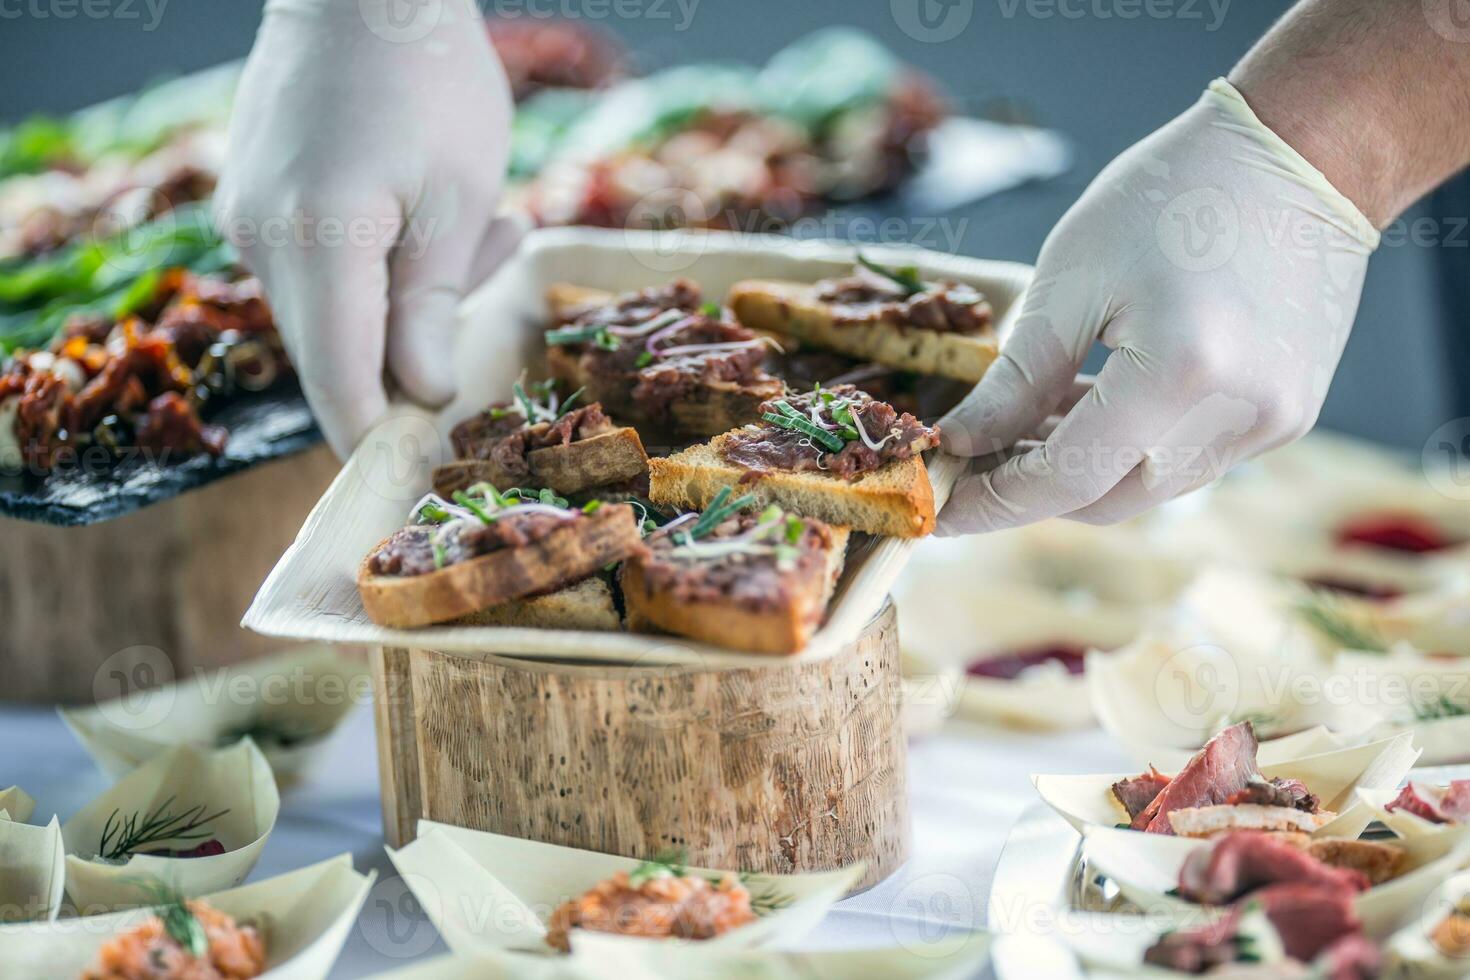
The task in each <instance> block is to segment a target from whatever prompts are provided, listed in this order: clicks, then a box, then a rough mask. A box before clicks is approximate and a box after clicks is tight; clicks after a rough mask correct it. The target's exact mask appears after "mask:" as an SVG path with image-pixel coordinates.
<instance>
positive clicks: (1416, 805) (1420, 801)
mask: <svg viewBox="0 0 1470 980" xmlns="http://www.w3.org/2000/svg"><path fill="white" fill-rule="evenodd" d="M1384 809H1385V810H1387V811H1388V812H1389V813H1392V812H1394V811H1395V810H1403V811H1404V812H1405V813H1412V814H1413V815H1414V816H1416V817H1419V818H1420V819H1422V820H1428V821H1429V822H1430V823H1449V816H1448V815H1447V814H1446V813H1445V812H1444V811H1443V810H1441V809H1440V808H1439V792H1438V791H1437V790H1436V789H1435V788H1434V787H1432V786H1421V785H1419V784H1418V783H1410V784H1409V785H1407V786H1405V787H1404V788H1403V789H1402V790H1400V791H1399V795H1398V796H1397V797H1395V798H1394V799H1393V801H1392V802H1390V803H1389V804H1388V806H1386V807H1384Z"/></svg>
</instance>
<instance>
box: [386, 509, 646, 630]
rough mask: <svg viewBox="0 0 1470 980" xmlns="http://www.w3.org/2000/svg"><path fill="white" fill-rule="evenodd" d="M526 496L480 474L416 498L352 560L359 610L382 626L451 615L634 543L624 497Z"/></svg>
mask: <svg viewBox="0 0 1470 980" xmlns="http://www.w3.org/2000/svg"><path fill="white" fill-rule="evenodd" d="M528 497H529V495H528V494H527V492H526V491H511V492H510V493H507V494H501V493H499V492H498V491H496V489H495V488H494V487H491V486H489V485H487V484H480V485H477V486H475V487H471V488H470V489H469V490H468V491H464V490H461V491H458V492H456V493H455V495H454V500H453V502H450V501H446V500H443V499H441V498H440V497H438V496H437V495H433V494H431V495H430V496H429V497H427V498H425V500H424V501H423V502H421V503H420V504H419V506H418V507H416V508H415V510H414V516H413V521H414V523H412V524H410V525H409V526H408V527H405V528H403V529H402V530H399V531H395V532H394V533H393V534H392V535H390V536H389V537H388V538H386V539H384V540H383V541H382V542H381V543H380V544H379V545H378V546H377V547H376V548H374V549H373V550H372V551H371V552H370V553H369V554H368V556H367V557H366V558H364V559H363V562H362V565H361V566H360V568H359V569H358V575H357V589H358V592H359V594H360V595H361V596H362V604H363V608H364V610H365V611H366V612H367V615H368V618H369V619H371V620H372V621H373V622H375V623H377V624H379V625H380V626H391V627H412V626H427V625H429V624H430V623H443V622H449V621H451V620H459V619H462V618H464V617H467V616H473V615H475V614H480V613H484V611H485V610H488V609H491V608H493V607H496V606H501V605H503V604H505V603H507V602H511V601H512V600H517V599H525V598H527V597H531V596H541V595H545V594H547V593H553V592H556V591H558V590H560V589H564V588H566V587H567V586H569V585H572V584H573V583H576V582H579V581H581V580H582V579H585V578H587V577H588V576H589V575H592V574H594V573H596V572H597V571H598V570H600V569H602V568H603V567H604V566H606V565H608V564H611V563H613V562H617V561H621V560H622V559H624V558H627V557H628V556H629V555H631V554H635V553H637V552H639V551H641V550H642V548H643V541H642V535H641V534H640V532H639V527H638V521H637V519H636V518H635V516H634V513H633V508H632V507H630V506H629V505H627V504H606V505H604V504H602V503H601V502H599V501H592V502H590V503H588V504H587V505H585V506H584V507H571V506H568V505H567V502H566V501H565V500H564V499H560V498H557V497H555V496H554V495H553V494H551V493H550V492H549V491H546V492H543V493H541V494H540V495H539V496H537V497H534V498H529V499H528ZM507 615H511V616H514V613H513V612H512V613H507Z"/></svg>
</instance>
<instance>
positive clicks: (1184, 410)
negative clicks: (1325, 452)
mask: <svg viewBox="0 0 1470 980" xmlns="http://www.w3.org/2000/svg"><path fill="white" fill-rule="evenodd" d="M1378 238H1379V236H1378V232H1377V231H1376V230H1375V228H1374V225H1373V224H1372V222H1370V221H1369V219H1368V218H1366V217H1365V216H1364V215H1363V214H1362V213H1361V212H1360V211H1359V210H1358V208H1357V207H1356V206H1354V204H1353V203H1352V202H1351V201H1349V200H1348V198H1347V197H1345V196H1343V194H1341V193H1339V192H1338V191H1337V190H1335V189H1334V187H1333V186H1332V184H1331V183H1329V181H1328V180H1327V179H1326V177H1324V176H1323V175H1322V174H1321V173H1319V172H1318V171H1317V170H1316V169H1315V168H1314V167H1313V166H1312V165H1311V164H1309V163H1308V162H1307V161H1306V159H1304V158H1303V157H1302V156H1301V155H1299V154H1298V153H1297V152H1296V151H1295V150H1293V149H1292V148H1291V147H1290V146H1288V145H1287V144H1286V143H1285V142H1284V141H1283V140H1282V139H1281V138H1280V137H1278V136H1277V135H1276V134H1275V133H1273V132H1272V131H1271V130H1270V129H1269V128H1267V127H1266V126H1265V125H1264V124H1263V123H1262V122H1261V121H1260V120H1259V119H1258V118H1257V117H1256V115H1255V113H1254V112H1253V111H1252V110H1251V108H1250V107H1249V106H1248V105H1247V104H1246V102H1245V100H1244V99H1243V98H1242V97H1241V96H1240V94H1239V93H1238V92H1237V91H1236V90H1235V89H1234V88H1233V87H1232V86H1231V85H1230V84H1229V83H1227V82H1224V81H1219V82H1216V83H1215V84H1214V85H1212V86H1211V87H1210V89H1209V90H1208V91H1207V92H1206V93H1205V94H1204V96H1203V97H1202V98H1201V100H1200V101H1199V103H1198V104H1196V105H1195V106H1194V107H1193V108H1191V109H1189V110H1188V111H1187V112H1185V113H1184V114H1183V115H1182V116H1180V117H1179V118H1178V119H1176V120H1174V121H1173V122H1172V123H1170V124H1169V125H1167V126H1165V127H1164V128H1163V129H1161V130H1159V131H1158V132H1156V133H1154V134H1153V135H1152V136H1150V137H1148V138H1147V139H1145V140H1144V141H1143V142H1141V143H1139V144H1138V145H1137V146H1135V147H1133V148H1132V149H1131V150H1129V151H1127V152H1126V153H1124V154H1123V155H1122V156H1121V157H1119V158H1118V159H1117V160H1116V161H1114V162H1113V163H1112V164H1111V165H1110V166H1109V167H1108V168H1107V169H1106V170H1104V171H1103V172H1102V173H1101V174H1100V175H1099V176H1098V178H1097V179H1096V180H1095V181H1094V182H1093V184H1092V186H1091V187H1089V188H1088V190H1087V191H1086V192H1085V193H1084V194H1083V196H1082V198H1081V200H1079V201H1078V202H1077V204H1076V205H1075V206H1074V207H1073V208H1072V209H1071V211H1069V212H1068V213H1067V215H1066V216H1065V217H1063V219H1062V221H1061V222H1060V224H1058V225H1057V227H1056V228H1055V230H1053V232H1052V233H1051V236H1050V237H1049V238H1048V239H1047V241H1046V244H1045V245H1044V246H1043V247H1042V250H1041V256H1040V259H1039V260H1038V263H1037V269H1036V278H1035V281H1034V282H1033V284H1032V286H1031V288H1030V291H1029V292H1028V294H1027V297H1026V301H1025V305H1024V307H1023V309H1022V312H1021V315H1020V318H1019V320H1018V321H1017V324H1016V328H1015V332H1014V335H1013V336H1012V337H1011V338H1010V339H1009V342H1008V343H1007V344H1006V345H1005V347H1004V351H1003V353H1002V355H1001V357H1000V359H999V360H998V361H997V362H996V364H995V365H994V366H993V367H992V368H991V369H990V372H989V373H988V374H987V375H986V376H985V379H984V380H983V381H982V382H981V383H980V385H979V386H978V387H977V388H976V389H975V390H974V391H973V392H972V393H971V394H970V396H969V397H968V398H966V399H965V401H964V402H963V403H962V404H961V405H960V406H959V407H958V408H956V409H955V410H954V411H953V412H951V413H950V415H949V416H948V417H946V418H944V419H943V420H941V422H940V426H941V428H942V429H943V432H944V441H945V448H946V449H948V450H949V451H950V452H953V453H957V454H959V455H963V456H980V455H984V454H990V453H994V452H995V451H997V450H998V449H1001V448H1003V447H1010V446H1012V445H1013V444H1015V443H1016V442H1017V441H1018V440H1020V439H1023V438H1026V437H1028V436H1030V435H1031V434H1032V433H1034V432H1036V431H1037V430H1038V428H1039V427H1042V426H1043V425H1044V423H1045V420H1046V419H1047V417H1048V416H1049V415H1051V414H1052V413H1053V412H1060V413H1061V414H1063V415H1064V418H1063V419H1062V420H1061V422H1060V424H1058V425H1056V427H1055V429H1054V430H1052V431H1051V432H1050V433H1049V434H1047V435H1046V440H1045V443H1044V444H1043V445H1042V446H1041V447H1039V448H1036V449H1033V450H1031V451H1030V452H1027V453H1024V454H1022V455H1019V456H1016V457H1014V458H1012V459H1010V460H1009V461H1008V462H1006V463H1005V464H1003V465H1001V466H1000V467H998V468H996V469H994V470H993V471H990V472H977V471H972V472H970V473H968V474H967V475H966V476H965V477H964V478H962V479H961V481H960V482H959V484H958V485H957V487H956V488H955V491H954V494H953V496H952V498H951V499H950V502H949V504H948V506H947V507H946V508H945V509H944V512H943V514H942V515H941V517H940V532H941V533H948V534H961V533H970V532H980V531H992V530H997V529H1001V528H1006V527H1012V526H1015V525H1020V524H1026V523H1030V522H1032V521H1038V520H1041V519H1043V518H1048V517H1056V516H1063V515H1064V516H1067V517H1070V518H1073V519H1076V520H1081V521H1086V522H1088V523H1111V522H1116V521H1121V520H1124V519H1126V518H1128V517H1132V516H1133V515H1135V514H1138V513H1140V512H1141V511H1144V510H1147V509H1149V508H1151V507H1154V506H1155V505H1157V504H1160V503H1162V502H1164V501H1166V500H1169V499H1170V498H1172V497H1175V496H1177V495H1179V494H1182V493H1186V492H1188V491H1190V490H1193V489H1195V488H1196V487H1200V486H1202V485H1204V484H1206V483H1209V482H1210V481H1212V480H1215V479H1217V478H1218V477H1220V476H1221V475H1222V474H1223V473H1224V472H1225V470H1226V469H1228V468H1229V467H1230V466H1232V465H1234V464H1235V463H1238V462H1240V461H1241V460H1244V459H1247V458H1249V457H1251V456H1254V455H1255V454H1257V453H1260V452H1263V451H1265V450H1267V449H1270V448H1272V447H1274V446H1279V445H1281V444H1283V443H1285V442H1288V441H1291V440H1292V439H1295V438H1297V437H1298V436H1300V435H1302V434H1303V433H1305V432H1306V431H1307V430H1308V429H1310V428H1311V427H1312V425H1313V423H1314V422H1315V421H1316V419H1317V413H1318V411H1319V409H1320V408H1321V406H1322V402H1323V399H1324V398H1325V397H1326V394H1327V386H1328V383H1329V382H1330V381H1331V379H1332V375H1333V371H1334V369H1335V368H1336V367H1337V363H1338V359H1339V358H1340V357H1341V355H1342V351H1343V345H1344V344H1345V343H1346V342H1347V338H1348V332H1349V330H1350V329H1351V327H1352V324H1353V318H1354V316H1355V314H1356V312H1357V307H1358V298H1359V294H1360V292H1361V290H1362V286H1363V276H1364V272H1365V270H1366V267H1367V262H1368V257H1369V255H1370V254H1371V253H1372V252H1373V250H1374V249H1375V248H1376V247H1377V244H1378ZM1099 340H1100V341H1101V342H1102V343H1103V344H1105V345H1106V346H1107V347H1109V348H1111V349H1112V352H1111V354H1110V356H1109V357H1108V359H1107V361H1106V363H1105V365H1104V366H1103V368H1102V370H1101V372H1100V373H1099V374H1098V376H1097V379H1096V383H1095V385H1094V386H1093V387H1092V389H1091V391H1090V392H1087V393H1085V394H1082V397H1081V398H1080V400H1079V401H1077V402H1076V404H1075V406H1072V405H1070V404H1069V402H1070V400H1071V398H1073V397H1075V394H1073V392H1074V386H1073V380H1074V378H1075V377H1076V374H1077V370H1078V368H1079V367H1081V365H1082V362H1083V360H1084V358H1086V357H1087V355H1088V352H1089V351H1090V350H1091V349H1092V347H1093V344H1094V342H1096V341H1099Z"/></svg>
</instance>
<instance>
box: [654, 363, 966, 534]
mask: <svg viewBox="0 0 1470 980" xmlns="http://www.w3.org/2000/svg"><path fill="white" fill-rule="evenodd" d="M938 444H939V430H938V429H935V428H930V427H928V426H925V425H923V424H922V423H920V422H919V421H918V420H917V419H915V418H914V417H913V416H912V415H900V414H898V413H897V412H896V411H894V409H893V408H892V407H890V406H889V405H886V404H884V403H883V402H880V401H876V400H875V399H873V398H872V397H870V396H869V395H867V394H865V393H864V392H862V391H859V390H858V389H857V388H855V387H853V386H852V385H840V386H838V387H836V388H831V389H824V388H818V389H816V390H813V391H810V392H806V393H804V394H800V395H796V394H793V395H789V396H787V397H784V398H778V399H774V400H772V401H768V402H766V403H764V404H762V405H761V421H759V422H754V423H751V424H750V425H747V426H744V427H743V428H740V429H736V430H734V431H732V432H727V433H725V434H724V435H721V436H717V437H716V438H714V439H713V440H711V441H710V442H708V443H706V444H703V445H699V446H694V447H691V448H689V449H686V450H684V451H683V452H680V453H676V454H674V455H673V456H669V457H668V458H666V459H655V460H651V461H650V462H649V495H650V497H651V498H652V499H653V501H654V502H655V503H660V504H670V505H673V506H677V507H682V508H687V509H691V510H701V509H703V508H705V507H707V506H709V504H710V502H711V501H712V500H714V498H715V496H716V495H717V494H718V493H719V492H720V491H721V490H723V489H725V488H727V487H731V488H733V487H736V486H739V487H741V488H743V489H746V490H747V491H748V492H749V493H750V494H751V495H752V496H753V497H754V499H755V501H756V503H757V504H760V505H767V504H777V505H779V506H781V507H784V508H786V509H787V510H790V511H792V512H794V513H797V514H801V515H803V516H806V517H813V518H816V519H818V520H822V521H825V522H827V523H828V524H833V525H837V526H845V527H851V528H852V529H853V530H857V531H866V532H867V533H869V534H880V535H887V536H891V537H900V538H916V537H922V536H923V535H925V534H928V533H929V532H930V531H932V530H933V529H934V517H935V515H934V490H933V488H932V487H931V486H930V484H929V472H928V470H926V469H925V468H924V460H923V458H922V456H921V455H920V454H921V453H923V452H924V451H925V450H928V449H932V448H934V447H935V446H937V445H938Z"/></svg>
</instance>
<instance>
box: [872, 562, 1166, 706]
mask: <svg viewBox="0 0 1470 980" xmlns="http://www.w3.org/2000/svg"><path fill="white" fill-rule="evenodd" d="M972 582H973V578H972V577H971V576H970V575H968V574H963V573H960V572H959V571H958V570H957V569H953V568H950V567H947V566H946V565H943V564H938V563H916V564H915V566H914V567H913V568H912V569H911V570H910V573H909V575H908V576H906V578H905V585H904V587H903V588H902V589H901V590H900V591H899V594H898V600H897V601H898V615H899V641H900V643H901V644H902V645H903V652H904V673H905V675H906V676H907V677H909V678H911V679H913V680H920V681H923V680H927V679H932V678H934V677H937V676H948V675H954V676H955V677H956V678H957V679H958V681H959V688H958V692H957V693H958V697H957V698H956V700H955V702H954V705H953V714H954V715H955V716H956V717H960V718H964V719H966V720H969V721H976V722H982V723H991V724H994V723H1000V724H1010V725H1016V726H1018V727H1022V728H1029V729H1036V730H1058V729H1069V728H1084V727H1086V726H1088V725H1090V724H1092V722H1093V717H1092V707H1091V705H1090V704H1089V702H1088V697H1087V685H1086V682H1085V681H1084V680H1083V678H1082V677H1081V676H1079V675H1075V674H1071V673H1069V672H1068V671H1067V669H1066V668H1065V667H1064V666H1062V665H1061V664H1058V663H1050V664H1040V665H1037V666H1035V667H1032V668H1029V669H1027V670H1025V671H1022V672H1021V674H1020V675H1019V676H1017V677H1015V678H1013V679H1009V680H1006V679H1000V678H993V677H979V676H972V675H968V674H966V670H967V669H968V668H969V667H970V666H971V665H972V664H974V663H977V662H979V661H982V660H985V659H988V658H991V657H996V656H1001V655H1004V654H1008V653H1020V652H1024V651H1029V650H1037V649H1041V648H1046V647H1055V646H1069V647H1076V648H1078V649H1081V650H1083V651H1087V650H1114V649H1117V648H1118V647H1121V646H1123V645H1124V644H1126V643H1128V642H1129V641H1130V640H1132V639H1133V637H1134V636H1135V635H1137V633H1138V631H1139V629H1141V628H1142V625H1143V619H1144V613H1143V612H1142V611H1141V610H1139V609H1135V608H1131V607H1115V606H1099V605H1096V604H1090V605H1082V606H1080V607H1079V605H1078V604H1077V603H1075V602H1070V601H1068V600H1067V599H1066V598H1065V597H1064V596H1062V595H1059V594H1056V593H1052V592H1047V591H1044V590H1042V589H1040V588H1039V587H1034V586H1030V587H1028V586H1015V585H1002V586H989V587H987V588H985V589H984V590H983V591H982V592H981V593H980V594H978V595H977V594H976V593H975V591H974V589H973V588H971V587H969V586H970V583H972ZM1100 655H1101V656H1106V654H1100Z"/></svg>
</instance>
